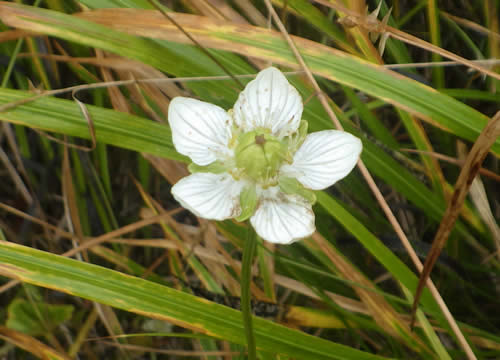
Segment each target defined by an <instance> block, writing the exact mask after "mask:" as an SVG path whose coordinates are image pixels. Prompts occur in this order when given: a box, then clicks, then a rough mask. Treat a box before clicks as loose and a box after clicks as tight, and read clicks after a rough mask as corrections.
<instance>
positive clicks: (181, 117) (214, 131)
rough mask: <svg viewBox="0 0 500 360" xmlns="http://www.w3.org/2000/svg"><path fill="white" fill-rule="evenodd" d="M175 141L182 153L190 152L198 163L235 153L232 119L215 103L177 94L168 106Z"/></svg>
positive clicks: (212, 160)
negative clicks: (232, 147) (233, 149)
mask: <svg viewBox="0 0 500 360" xmlns="http://www.w3.org/2000/svg"><path fill="white" fill-rule="evenodd" d="M168 122H169V124H170V128H171V129H172V140H173V143H174V146H175V148H176V150H177V151H178V152H180V153H181V154H183V155H187V156H189V157H190V158H191V160H193V162H194V163H195V164H198V165H208V164H210V163H212V162H214V161H215V160H223V159H225V158H227V157H228V156H231V151H230V150H229V149H228V143H229V140H230V139H231V136H232V135H231V127H232V119H231V117H230V116H229V115H228V113H227V112H226V111H225V110H224V109H222V108H220V107H218V106H216V105H213V104H209V103H206V102H203V101H199V100H196V99H190V98H185V97H176V98H174V99H173V100H172V101H171V102H170V106H169V108H168Z"/></svg>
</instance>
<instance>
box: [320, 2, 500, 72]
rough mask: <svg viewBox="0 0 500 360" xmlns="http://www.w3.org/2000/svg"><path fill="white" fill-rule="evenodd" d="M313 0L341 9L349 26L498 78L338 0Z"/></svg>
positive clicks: (484, 69) (488, 70)
mask: <svg viewBox="0 0 500 360" xmlns="http://www.w3.org/2000/svg"><path fill="white" fill-rule="evenodd" d="M313 1H314V2H317V3H318V4H322V5H325V6H327V7H329V8H332V9H335V10H337V11H342V12H344V13H346V14H348V15H347V16H348V18H347V19H344V20H343V22H344V23H346V22H347V23H349V24H350V26H360V27H362V28H364V29H366V30H367V31H370V32H376V33H385V34H389V35H390V36H391V37H393V38H395V39H398V40H401V41H403V42H405V43H407V44H410V45H414V46H417V47H419V48H422V49H425V50H428V51H430V52H433V53H435V54H439V55H441V56H442V57H445V58H447V59H451V60H454V61H457V62H459V63H460V64H462V65H465V66H468V67H470V68H472V69H475V70H477V71H479V72H480V73H482V74H486V75H489V76H491V77H492V78H495V79H497V80H500V74H498V73H496V72H494V71H491V70H490V69H487V68H485V67H482V66H479V65H477V63H475V62H474V61H470V60H467V59H465V58H463V57H461V56H458V55H455V54H454V53H452V52H449V51H447V50H444V49H442V48H440V47H438V46H435V45H433V44H431V43H428V42H427V41H424V40H422V39H419V38H418V37H416V36H412V35H409V34H407V33H405V32H404V31H401V30H399V29H396V28H393V27H392V26H389V25H385V24H383V23H382V22H380V21H378V20H377V19H374V18H369V17H368V16H364V15H359V13H356V12H353V11H351V10H349V9H347V8H346V7H344V6H343V5H342V4H341V3H340V2H339V1H331V0H313Z"/></svg>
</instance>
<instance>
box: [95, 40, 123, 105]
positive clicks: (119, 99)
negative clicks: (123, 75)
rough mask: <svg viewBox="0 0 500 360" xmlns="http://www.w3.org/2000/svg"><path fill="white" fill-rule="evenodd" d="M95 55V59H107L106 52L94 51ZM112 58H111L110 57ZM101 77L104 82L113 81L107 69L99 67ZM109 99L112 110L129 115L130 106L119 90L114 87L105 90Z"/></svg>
mask: <svg viewBox="0 0 500 360" xmlns="http://www.w3.org/2000/svg"><path fill="white" fill-rule="evenodd" d="M95 54H96V57H97V58H106V57H108V55H109V54H107V53H106V52H104V51H102V50H99V49H95ZM110 57H111V58H113V56H110ZM100 71H101V75H102V78H103V80H104V81H114V79H113V75H112V74H111V71H110V70H109V69H107V68H104V67H101V69H100ZM120 80H125V79H120ZM107 90H108V94H109V98H110V100H111V105H112V106H113V109H115V110H118V111H121V112H124V113H127V114H128V113H130V105H129V102H128V101H127V99H126V98H125V96H124V95H123V94H122V92H121V91H120V89H119V88H117V87H115V86H110V87H108V88H107Z"/></svg>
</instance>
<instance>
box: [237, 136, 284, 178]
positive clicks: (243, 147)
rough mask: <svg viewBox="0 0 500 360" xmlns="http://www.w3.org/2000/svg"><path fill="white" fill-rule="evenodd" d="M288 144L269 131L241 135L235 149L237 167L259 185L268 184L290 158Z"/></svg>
mask: <svg viewBox="0 0 500 360" xmlns="http://www.w3.org/2000/svg"><path fill="white" fill-rule="evenodd" d="M287 152H288V147H287V144H286V142H283V141H280V140H278V138H276V137H274V136H273V135H271V134H270V131H269V130H267V129H262V130H255V131H250V132H247V133H244V134H241V135H240V136H239V138H238V145H237V146H236V149H235V160H236V167H237V168H238V169H241V170H242V172H243V174H245V175H246V176H248V177H249V178H251V179H253V180H255V181H256V182H258V183H261V184H266V183H267V182H268V181H269V180H272V179H273V178H274V177H275V176H276V175H277V173H278V170H279V168H280V167H281V165H282V164H283V162H284V161H285V160H286V159H287V158H288V156H287Z"/></svg>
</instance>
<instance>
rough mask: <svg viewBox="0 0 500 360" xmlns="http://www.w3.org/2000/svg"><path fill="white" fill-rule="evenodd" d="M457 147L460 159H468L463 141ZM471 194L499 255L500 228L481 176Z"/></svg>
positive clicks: (476, 180) (473, 184)
mask: <svg viewBox="0 0 500 360" xmlns="http://www.w3.org/2000/svg"><path fill="white" fill-rule="evenodd" d="M457 145H458V146H457V150H458V153H459V156H460V158H461V159H462V158H464V159H465V158H466V157H467V146H466V145H465V144H464V143H463V142H461V141H458V144H457ZM469 194H470V198H471V200H472V202H473V203H474V205H475V206H476V209H477V212H478V213H479V216H480V217H481V218H482V219H483V221H484V223H485V224H486V226H487V227H488V229H489V230H490V233H491V236H492V237H493V241H494V242H495V244H496V247H497V253H498V251H500V228H499V227H498V224H497V222H496V220H495V216H494V215H493V212H492V211H491V207H490V204H489V200H488V195H487V194H486V190H485V188H484V185H483V182H482V181H481V178H480V177H479V176H477V177H476V178H475V179H474V181H473V182H472V184H471V186H470V190H469ZM498 255H499V256H500V253H498Z"/></svg>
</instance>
